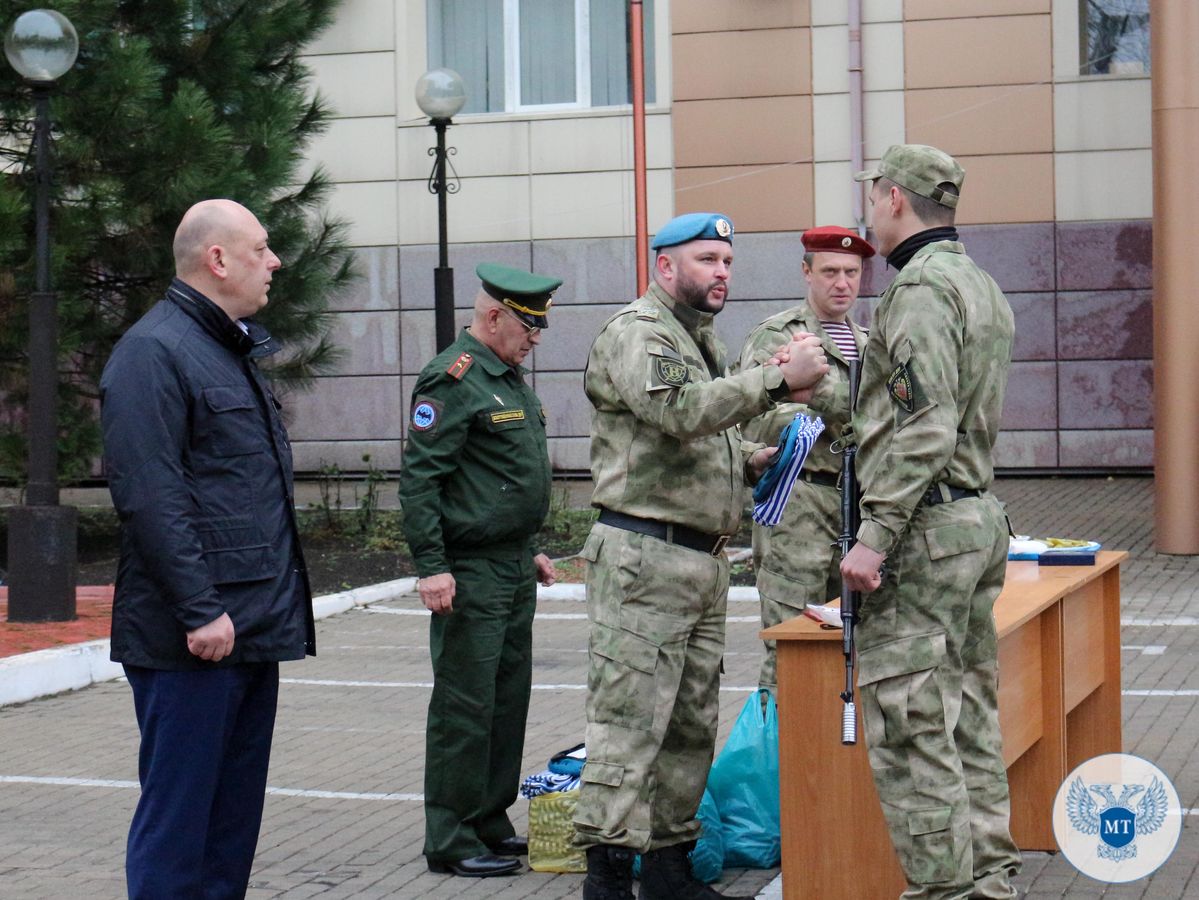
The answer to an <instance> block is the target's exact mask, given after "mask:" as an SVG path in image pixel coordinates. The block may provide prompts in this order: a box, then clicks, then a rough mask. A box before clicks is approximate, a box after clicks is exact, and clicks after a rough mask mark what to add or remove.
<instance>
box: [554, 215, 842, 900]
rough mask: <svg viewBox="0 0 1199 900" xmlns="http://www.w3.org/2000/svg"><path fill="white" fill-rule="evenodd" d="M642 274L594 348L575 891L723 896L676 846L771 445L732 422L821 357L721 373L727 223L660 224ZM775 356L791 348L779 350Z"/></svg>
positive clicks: (694, 829)
mask: <svg viewBox="0 0 1199 900" xmlns="http://www.w3.org/2000/svg"><path fill="white" fill-rule="evenodd" d="M652 246H653V248H654V250H655V251H656V253H657V255H656V257H655V260H654V273H653V277H654V280H653V283H652V284H651V285H650V287H649V290H648V291H646V293H645V295H644V296H643V297H641V298H640V299H639V300H636V301H634V302H633V303H631V304H629V305H628V306H626V307H625V308H624V309H622V310H620V312H618V313H616V315H614V316H613V317H612V318H610V319H609V320H608V321H607V322H606V323H605V324H604V326H603V328H602V330H601V331H600V333H599V335H598V336H597V337H596V339H595V343H594V344H593V345H592V348H591V353H590V356H589V358H588V361H587V371H586V374H585V376H584V388H585V389H586V392H587V398H588V400H590V401H591V405H592V407H593V408H594V409H593V412H592V418H591V473H592V477H593V478H594V480H595V493H594V494H593V496H592V500H591V502H592V505H594V506H598V507H599V509H600V515H599V521H598V522H597V523H596V525H595V526H594V527H593V529H592V531H591V534H590V535H589V536H588V538H587V543H586V545H585V547H584V549H583V553H582V555H583V557H584V558H585V559H587V560H588V561H589V563H590V565H589V567H588V575H587V609H588V616H589V618H590V650H591V653H590V672H589V674H588V679H587V683H588V696H587V764H586V765H585V766H584V767H583V774H582V782H583V784H582V787H581V789H580V793H579V801H578V805H577V807H576V810H575V827H576V829H577V832H578V836H577V839H576V840H577V843H578V845H579V846H582V847H585V848H586V850H587V879H586V881H585V882H584V884H583V897H584V898H585V900H631V898H632V896H633V895H632V887H631V885H632V862H633V856H634V854H636V853H641V854H642V867H641V887H640V898H641V900H720V898H722V897H723V895H722V894H720V893H718V892H717V891H715V890H713V889H712V888H710V887H708V886H707V885H705V884H702V883H700V882H698V881H696V880H695V879H694V878H693V877H692V874H691V869H690V866H689V864H688V861H687V854H688V852H689V851H690V850H691V848H692V847H694V845H695V840H696V838H697V837H698V835H699V822H698V821H697V820H696V811H697V809H698V807H699V802H700V799H701V798H702V796H703V791H704V785H705V783H706V781H707V777H708V769H709V768H710V767H711V764H712V754H713V750H714V748H715V742H716V723H717V719H718V717H719V716H718V714H719V693H718V692H719V689H720V660H721V657H722V655H723V653H724V628H725V611H726V604H727V602H728V583H729V564H728V560H727V559H726V558H725V555H724V546H725V544H726V543H727V542H728V539H729V536H730V535H731V534H732V533H733V532H735V531H736V530H737V523H738V521H739V519H740V518H741V509H742V506H743V505H744V501H745V486H746V484H751V483H753V482H754V481H756V480H757V479H758V477H759V476H760V475H761V473H762V470H763V469H764V468H765V466H766V464H767V461H768V459H769V458H770V456H771V455H772V454H773V452H774V451H773V448H770V449H765V448H764V449H760V450H758V451H756V452H755V453H753V454H752V455H751V456H749V457H748V458H747V457H746V456H745V455H743V453H742V447H741V439H740V433H739V430H738V428H737V425H738V423H740V422H743V421H745V420H747V419H749V418H752V417H753V416H756V415H759V414H760V413H762V412H764V411H766V410H767V409H771V408H772V407H774V405H775V404H776V403H777V402H779V401H782V400H786V399H789V398H803V397H804V396H806V395H807V393H808V389H809V388H810V387H811V386H812V385H813V384H814V383H815V382H816V381H817V380H818V379H820V378H821V377H822V376H823V375H824V373H825V372H827V370H828V363H827V360H826V359H825V356H824V353H823V351H822V350H821V348H820V341H819V340H818V339H817V338H815V337H814V336H812V335H797V336H796V339H795V340H794V341H793V342H792V343H790V344H787V345H786V346H787V347H788V348H789V349H788V350H787V352H784V353H781V354H780V355H779V359H778V360H777V364H771V365H766V366H761V367H759V368H756V369H753V370H751V371H748V372H743V373H741V374H739V375H729V373H728V369H727V367H726V361H725V350H724V346H723V345H722V344H721V343H720V341H719V340H718V339H717V338H716V334H715V331H714V329H713V320H714V318H715V316H716V314H717V313H718V312H720V310H721V309H723V308H724V305H725V303H726V302H727V300H728V294H729V277H730V275H731V269H732V263H733V223H732V221H731V220H730V219H729V218H728V216H724V215H720V214H719V213H689V214H687V215H683V216H679V217H678V218H676V219H673V220H671V221H670V222H668V223H667V224H666V225H665V226H664V227H663V228H662V229H661V230H660V231H659V232H658V233H657V235H655V237H654V240H653V243H652ZM784 357H785V358H784Z"/></svg>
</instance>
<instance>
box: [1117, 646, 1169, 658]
mask: <svg viewBox="0 0 1199 900" xmlns="http://www.w3.org/2000/svg"><path fill="white" fill-rule="evenodd" d="M1120 649H1121V650H1140V651H1141V656H1161V655H1162V654H1163V653H1165V652H1166V647H1165V645H1164V644H1121V645H1120Z"/></svg>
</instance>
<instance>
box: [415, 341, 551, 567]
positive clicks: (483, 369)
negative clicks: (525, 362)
mask: <svg viewBox="0 0 1199 900" xmlns="http://www.w3.org/2000/svg"><path fill="white" fill-rule="evenodd" d="M525 374H526V370H525V369H523V368H521V367H519V366H517V367H513V366H509V365H508V364H507V363H505V362H503V361H501V360H500V359H499V357H497V356H496V355H495V354H494V353H493V352H492V351H491V350H490V349H489V348H487V347H486V346H484V345H483V344H482V343H480V342H479V341H478V340H476V339H475V337H474V336H473V335H471V333H470V331H468V330H466V329H463V331H462V333H461V335H460V336H459V337H458V340H456V341H455V342H454V343H453V344H451V345H450V346H449V347H447V348H446V349H445V350H443V351H442V352H441V353H439V354H438V355H437V356H435V357H433V359H432V361H431V362H430V363H429V364H428V365H427V366H425V368H424V369H423V370H422V371H421V373H420V376H419V378H417V381H416V387H415V388H414V389H413V391H412V413H411V416H410V418H409V423H408V443H407V446H406V447H405V449H404V462H403V467H402V469H401V472H400V502H401V503H402V505H403V508H404V535H405V537H406V538H407V540H408V546H409V548H410V549H411V550H412V557H413V559H414V561H415V563H416V571H417V574H418V575H420V577H422V578H425V577H428V576H430V575H436V574H438V573H440V572H448V571H450V565H449V558H450V557H453V556H455V555H457V556H489V555H493V554H498V555H508V554H512V553H518V552H522V551H523V550H524V549H525V548H526V547H528V544H529V539H530V537H531V536H532V535H534V534H536V533H537V532H538V530H540V528H541V525H542V523H543V522H544V521H545V516H546V513H547V512H548V511H549V498H550V461H549V454H548V451H547V450H546V441H545V410H544V409H543V408H542V406H541V401H540V400H539V399H538V398H537V395H536V394H535V393H533V390H532V389H531V388H530V387H529V386H528V385H526V384H525V381H524V375H525Z"/></svg>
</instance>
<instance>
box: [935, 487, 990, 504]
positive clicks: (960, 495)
mask: <svg viewBox="0 0 1199 900" xmlns="http://www.w3.org/2000/svg"><path fill="white" fill-rule="evenodd" d="M982 495H983V492H982V491H980V490H976V489H975V488H955V487H950V486H949V485H947V484H934V485H933V486H932V487H930V488H929V489H928V490H927V491H925V492H924V496H923V497H921V498H920V504H921V505H922V506H936V505H937V504H938V503H952V502H953V501H954V500H964V499H965V498H966V497H981V496H982Z"/></svg>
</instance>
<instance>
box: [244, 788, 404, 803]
mask: <svg viewBox="0 0 1199 900" xmlns="http://www.w3.org/2000/svg"><path fill="white" fill-rule="evenodd" d="M266 792H267V793H268V794H274V795H275V796H276V797H315V798H316V799H318V800H403V801H409V802H416V803H421V802H423V801H424V799H425V795H424V794H392V793H388V794H374V793H370V792H365V793H360V792H357V791H303V790H300V789H298V788H280V787H268V788H267V789H266Z"/></svg>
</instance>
